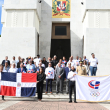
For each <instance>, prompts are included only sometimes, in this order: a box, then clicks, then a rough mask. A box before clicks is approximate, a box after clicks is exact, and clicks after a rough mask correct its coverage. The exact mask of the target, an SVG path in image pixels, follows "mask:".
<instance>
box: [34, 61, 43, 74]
mask: <svg viewBox="0 0 110 110" xmlns="http://www.w3.org/2000/svg"><path fill="white" fill-rule="evenodd" d="M38 65H39V66H38V67H36V71H37V73H38V72H39V69H40V68H42V69H43V72H45V68H44V67H42V63H41V62H40V63H39V64H38Z"/></svg>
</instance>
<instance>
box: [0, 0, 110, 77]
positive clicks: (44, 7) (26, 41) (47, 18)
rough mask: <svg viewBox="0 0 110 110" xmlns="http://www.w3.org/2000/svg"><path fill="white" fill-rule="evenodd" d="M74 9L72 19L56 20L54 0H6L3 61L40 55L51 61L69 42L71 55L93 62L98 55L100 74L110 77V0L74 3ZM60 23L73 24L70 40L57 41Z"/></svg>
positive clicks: (1, 43)
mask: <svg viewBox="0 0 110 110" xmlns="http://www.w3.org/2000/svg"><path fill="white" fill-rule="evenodd" d="M81 2H82V3H81ZM70 10H71V16H70V18H52V0H42V2H41V3H39V2H38V0H4V5H3V6H2V19H1V22H2V24H3V28H2V34H1V38H0V61H2V60H3V59H4V57H5V56H6V55H8V56H9V59H12V56H16V57H18V56H21V57H24V58H26V57H27V56H33V57H34V56H36V55H37V54H40V55H41V57H44V56H45V57H46V58H47V57H48V56H52V55H53V54H56V53H58V49H55V47H57V46H62V47H64V45H63V43H62V42H63V40H65V41H66V40H67V41H68V45H70V47H68V48H66V49H65V50H67V51H68V50H70V51H68V52H69V54H68V55H73V56H74V58H75V57H76V56H77V55H78V56H80V57H82V56H83V55H86V56H87V58H88V59H89V58H90V57H91V53H95V55H96V57H97V58H98V60H99V65H98V71H97V75H107V74H109V73H110V69H109V65H110V58H109V54H110V44H109V43H110V38H109V37H110V0H71V9H70ZM56 24H57V25H62V24H63V25H65V24H68V25H69V28H68V29H69V31H68V32H69V34H68V36H69V37H68V38H66V37H64V36H63V37H59V38H58V37H56V38H55V36H54V35H53V33H54V32H53V31H54V30H53V27H54V25H56ZM55 39H56V43H55ZM57 42H58V43H57ZM65 44H66V43H65ZM54 49H55V51H53V50H54ZM65 50H64V49H63V50H62V53H63V55H65V54H66V52H65ZM68 55H67V56H68Z"/></svg>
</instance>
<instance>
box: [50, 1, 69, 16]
mask: <svg viewBox="0 0 110 110" xmlns="http://www.w3.org/2000/svg"><path fill="white" fill-rule="evenodd" d="M70 5H71V0H52V18H70Z"/></svg>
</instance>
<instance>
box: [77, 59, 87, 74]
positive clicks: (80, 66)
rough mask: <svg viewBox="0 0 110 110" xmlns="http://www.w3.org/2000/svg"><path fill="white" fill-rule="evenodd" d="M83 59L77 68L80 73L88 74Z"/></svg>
mask: <svg viewBox="0 0 110 110" xmlns="http://www.w3.org/2000/svg"><path fill="white" fill-rule="evenodd" d="M82 64H83V61H79V66H78V67H77V68H76V72H77V73H78V75H87V73H86V68H85V67H84V66H82Z"/></svg>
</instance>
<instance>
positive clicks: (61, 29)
mask: <svg viewBox="0 0 110 110" xmlns="http://www.w3.org/2000/svg"><path fill="white" fill-rule="evenodd" d="M55 35H67V26H55Z"/></svg>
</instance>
